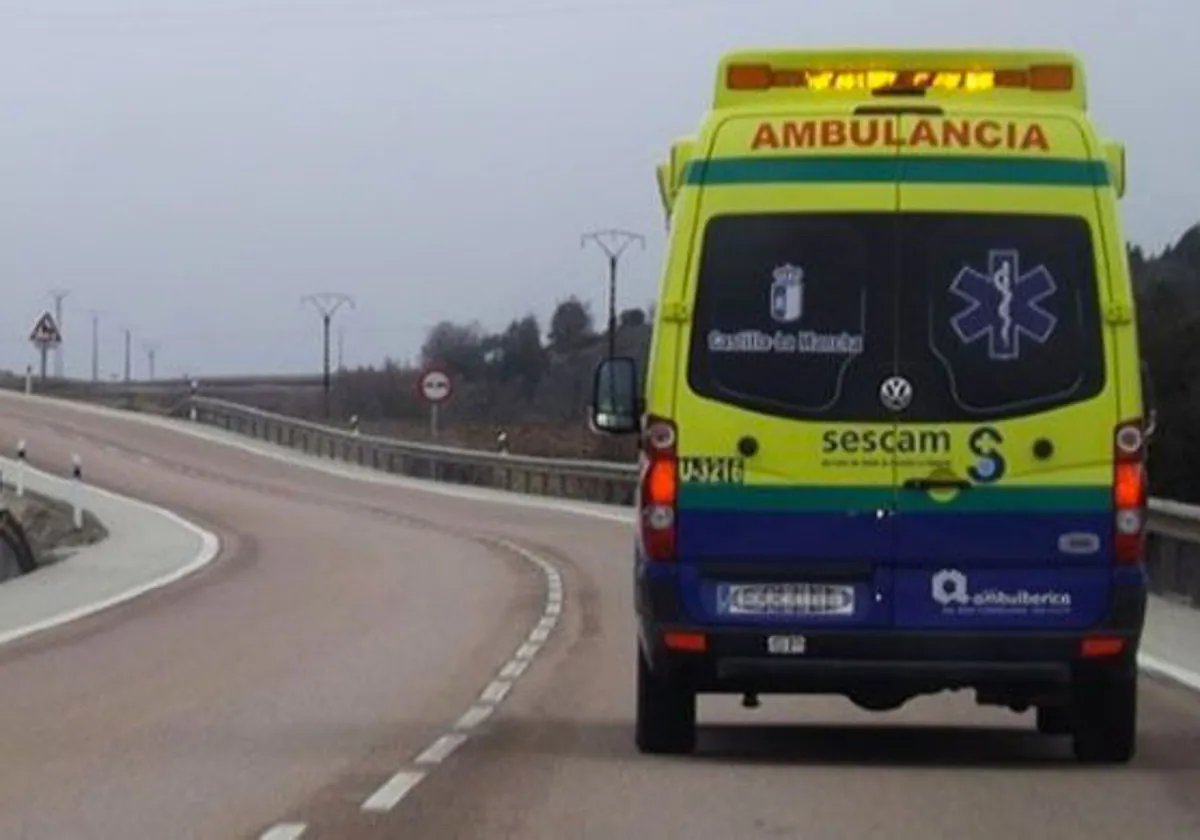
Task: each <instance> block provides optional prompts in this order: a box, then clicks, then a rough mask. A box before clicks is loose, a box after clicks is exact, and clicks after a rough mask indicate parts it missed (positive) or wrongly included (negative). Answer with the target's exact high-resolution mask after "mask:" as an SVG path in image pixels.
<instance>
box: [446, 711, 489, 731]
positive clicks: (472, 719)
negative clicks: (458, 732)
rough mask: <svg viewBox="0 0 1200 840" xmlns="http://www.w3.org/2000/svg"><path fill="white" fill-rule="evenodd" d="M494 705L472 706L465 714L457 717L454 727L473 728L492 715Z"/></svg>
mask: <svg viewBox="0 0 1200 840" xmlns="http://www.w3.org/2000/svg"><path fill="white" fill-rule="evenodd" d="M495 708H496V707H495V706H472V707H471V708H469V709H467V712H466V714H464V715H463V716H462V717H460V718H459V719H458V723H456V724H454V728H455V729H474V728H475V727H476V726H479V724H481V723H483V722H484V721H485V720H487V719H488V718H490V717H491V716H492V712H493V711H495Z"/></svg>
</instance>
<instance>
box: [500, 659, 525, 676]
mask: <svg viewBox="0 0 1200 840" xmlns="http://www.w3.org/2000/svg"><path fill="white" fill-rule="evenodd" d="M528 667H529V660H528V659H513V660H511V661H510V662H509V663H508V664H507V665H505V666H504V668H502V669H501V671H500V674H499V676H500V679H502V680H515V679H518V678H519V677H520V676H521V675H522V674H524V673H525V669H526V668H528Z"/></svg>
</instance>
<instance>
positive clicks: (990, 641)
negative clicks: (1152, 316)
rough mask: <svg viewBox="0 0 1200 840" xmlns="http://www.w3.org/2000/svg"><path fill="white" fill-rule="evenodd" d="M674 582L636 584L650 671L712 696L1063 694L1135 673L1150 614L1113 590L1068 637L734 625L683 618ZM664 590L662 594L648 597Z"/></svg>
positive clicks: (1134, 598) (1133, 594)
mask: <svg viewBox="0 0 1200 840" xmlns="http://www.w3.org/2000/svg"><path fill="white" fill-rule="evenodd" d="M664 586H669V587H671V589H672V590H673V581H664V580H643V581H642V582H640V583H639V593H638V595H639V597H638V609H639V632H640V637H641V644H642V646H643V649H644V650H645V651H646V655H647V658H648V660H649V662H650V666H651V667H652V668H653V669H654V670H656V671H660V670H662V671H666V672H669V673H670V674H671V676H672V677H673V678H675V679H678V680H681V681H683V682H684V683H686V684H688V685H690V686H691V687H693V688H694V689H695V690H696V691H701V692H714V693H746V692H755V693H764V694H765V693H853V692H856V691H864V690H876V691H881V690H887V691H895V692H897V693H903V694H920V693H931V692H936V691H941V690H945V689H952V688H978V689H980V690H986V689H988V688H989V687H994V688H996V689H997V690H1003V689H1010V688H1024V689H1028V690H1030V691H1034V692H1036V691H1039V690H1046V691H1055V692H1056V691H1058V690H1060V689H1062V688H1064V687H1066V686H1069V684H1070V683H1071V681H1072V679H1073V677H1074V675H1075V674H1076V673H1078V672H1079V670H1080V669H1082V668H1091V667H1096V666H1108V667H1118V668H1128V667H1132V666H1133V665H1134V664H1135V662H1136V656H1137V650H1138V647H1139V646H1140V644H1141V635H1142V626H1143V623H1144V619H1145V611H1146V590H1145V587H1144V586H1116V587H1114V588H1113V600H1112V608H1111V609H1110V611H1109V616H1108V619H1107V620H1106V621H1105V622H1104V623H1103V624H1101V625H1099V626H1096V627H1092V628H1088V629H1087V630H1079V631H1070V632H1052V631H1012V630H1007V631H1006V630H988V631H978V632H962V631H919V632H915V631H896V630H888V629H869V630H828V629H822V628H816V629H814V628H810V627H805V628H801V627H795V628H793V627H782V626H775V627H770V628H763V627H754V628H742V627H737V628H731V627H728V626H703V625H696V624H693V623H689V622H687V621H685V620H681V616H680V614H679V611H678V608H677V604H675V599H674V598H673V597H670V596H668V592H667V591H663V589H661V587H664ZM652 589H658V591H651V590H652ZM670 633H690V634H696V633H699V634H703V635H704V638H705V644H704V649H703V650H678V649H674V648H672V647H670V646H669V645H668V644H667V642H666V637H667V635H668V634H670ZM773 636H775V637H779V636H793V637H796V639H797V642H796V645H797V647H796V649H795V652H789V653H772V652H771V648H770V639H771V637H773ZM1097 637H1103V638H1105V639H1119V640H1121V642H1122V648H1121V650H1120V652H1119V653H1115V654H1109V655H1106V656H1102V657H1097V656H1085V654H1084V650H1083V645H1084V641H1085V640H1088V639H1095V638H1097Z"/></svg>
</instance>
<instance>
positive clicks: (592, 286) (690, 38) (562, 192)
mask: <svg viewBox="0 0 1200 840" xmlns="http://www.w3.org/2000/svg"><path fill="white" fill-rule="evenodd" d="M1134 9H1136V12H1134V11H1133V10H1134ZM1198 24H1200V7H1198V6H1196V4H1194V3H1189V2H1186V0H1139V2H1138V3H1136V4H1134V3H1129V2H1128V0H1125V2H1115V0H1087V2H1084V0H1003V2H995V3H963V2H961V0H958V2H951V0H905V1H904V2H896V0H874V2H854V3H848V2H827V3H817V2H797V0H691V2H685V1H684V0H643V2H640V3H639V2H634V0H590V2H587V1H585V0H475V2H469V0H393V1H392V2H384V0H293V1H292V2H284V0H170V1H169V2H168V0H26V2H16V0H0V152H2V154H0V189H2V190H3V194H2V197H0V272H2V276H3V278H4V289H5V291H6V293H7V294H6V300H5V306H4V307H3V309H2V310H0V337H2V340H0V367H5V368H10V369H23V368H24V366H25V364H27V363H30V362H32V361H33V360H34V358H35V354H34V351H33V350H32V348H31V347H30V345H29V344H28V343H27V341H26V340H25V338H26V336H27V334H28V332H29V329H30V327H31V325H32V322H33V320H34V318H35V317H36V315H37V314H38V313H39V312H40V311H41V309H42V308H44V307H45V306H47V305H48V304H49V303H50V300H49V297H48V295H47V290H48V289H50V288H51V287H55V286H62V287H66V288H69V289H71V290H72V292H73V293H72V295H71V296H70V297H69V298H68V299H67V301H66V306H65V318H64V320H65V321H66V324H65V328H66V333H67V345H66V348H65V351H66V353H65V358H66V366H67V372H68V373H69V374H73V375H80V376H87V375H90V364H91V363H90V359H91V331H90V316H89V314H88V312H89V310H91V309H93V308H95V309H99V310H101V313H102V314H101V341H102V348H101V365H102V375H104V376H108V375H110V374H112V373H114V372H117V371H119V370H120V369H121V365H122V352H123V351H122V342H123V339H122V335H121V332H120V330H121V328H122V327H123V326H124V325H126V324H127V325H129V326H130V327H131V328H132V329H133V330H134V343H135V345H134V346H135V351H136V355H135V372H138V373H140V372H142V371H143V370H144V364H145V356H144V354H143V353H142V352H141V344H142V342H143V341H144V340H155V341H159V342H161V344H162V349H161V351H160V354H159V363H158V372H159V374H160V375H178V374H180V373H182V372H184V371H185V370H186V371H200V372H207V373H217V372H239V371H264V372H265V371H280V372H291V371H305V370H317V369H319V365H320V345H319V322H318V319H317V316H316V315H315V313H314V312H313V311H311V310H305V309H302V308H301V304H300V302H299V299H300V297H301V295H303V294H305V293H307V292H310V291H315V290H320V289H335V290H343V291H346V292H349V293H351V294H353V295H354V296H355V297H356V298H357V301H358V308H357V310H355V311H353V312H348V313H347V312H344V313H342V315H340V316H339V319H338V322H339V323H340V324H342V325H344V327H345V329H346V360H347V363H350V364H359V363H367V362H373V361H377V360H380V359H382V357H383V356H384V355H391V356H393V357H397V358H405V357H410V356H412V357H415V355H416V353H417V349H418V348H419V346H420V343H421V341H422V339H423V337H424V332H425V329H426V328H427V327H428V326H429V325H430V324H432V323H433V322H435V321H436V320H438V319H440V318H443V317H446V318H452V319H456V320H471V319H479V320H480V321H481V322H482V323H483V324H484V325H485V326H487V327H489V328H500V327H502V326H503V325H504V324H505V323H506V322H507V321H508V320H509V319H510V318H511V317H514V316H519V315H521V314H523V313H524V312H526V311H530V310H532V311H533V312H535V313H536V314H537V315H539V316H540V317H541V318H543V321H545V319H547V318H548V316H549V313H550V311H551V310H552V309H553V306H554V304H555V302H556V301H557V300H558V299H560V298H563V297H566V296H567V295H569V294H572V293H574V294H578V295H580V296H581V297H583V298H585V299H587V300H589V301H590V302H591V303H592V307H593V311H594V312H595V313H596V315H597V316H598V317H603V314H604V312H605V297H604V295H605V285H604V276H605V265H604V261H603V259H602V257H601V255H600V254H599V252H597V251H595V250H591V249H589V250H583V251H581V250H580V248H579V236H580V233H581V232H583V231H584V230H587V229H589V228H593V227H598V226H610V225H618V226H622V227H631V228H634V229H638V230H641V231H642V232H644V233H645V234H646V235H647V248H646V250H645V251H644V252H642V251H637V250H634V251H631V252H630V254H629V257H628V258H627V259H626V260H625V261H624V263H623V276H622V283H621V288H620V290H619V293H620V301H621V304H622V305H624V306H630V305H645V304H646V303H648V302H649V301H650V300H651V299H652V297H653V295H654V292H655V289H656V284H657V272H658V269H659V265H660V262H661V254H662V243H663V234H664V231H663V224H662V218H661V214H660V209H659V205H658V200H657V195H656V192H655V187H654V180H653V166H654V164H655V162H656V161H657V160H658V159H659V157H660V156H661V155H662V154H664V153H665V150H666V148H667V146H668V144H669V143H670V142H671V141H672V140H673V139H674V138H675V137H677V136H679V135H682V134H686V133H689V132H690V131H692V129H693V128H694V127H695V125H696V123H697V121H698V120H699V118H700V117H701V115H702V113H703V111H704V109H705V108H706V107H707V104H708V100H709V97H710V95H711V91H712V84H713V78H714V67H715V63H716V60H717V58H718V56H719V55H720V53H721V52H722V51H724V50H726V49H730V48H736V47H745V46H788V45H795V46H814V47H823V46H830V45H843V44H868V45H889V44H895V45H900V46H918V45H933V46H943V45H944V46H985V45H1013V46H1049V47H1065V48H1069V49H1073V50H1077V51H1079V52H1080V53H1081V54H1082V55H1083V57H1084V60H1085V61H1086V63H1087V70H1088V74H1089V83H1090V91H1089V93H1090V102H1091V110H1092V113H1093V115H1094V117H1095V119H1096V120H1097V121H1098V123H1099V124H1100V126H1101V128H1102V129H1103V130H1104V131H1105V132H1106V134H1108V135H1109V136H1113V137H1117V138H1120V139H1123V140H1124V141H1126V143H1127V144H1128V145H1129V168H1130V169H1129V177H1130V192H1129V195H1128V197H1127V199H1126V200H1125V202H1124V211H1125V218H1126V225H1127V232H1128V234H1129V236H1130V238H1131V239H1132V240H1133V241H1135V242H1137V243H1139V244H1142V245H1143V246H1145V247H1147V248H1149V249H1151V250H1158V249H1160V248H1161V247H1162V246H1163V245H1165V244H1166V243H1168V242H1169V241H1173V240H1174V239H1176V238H1177V237H1178V236H1179V235H1180V234H1181V233H1182V232H1183V231H1184V230H1185V229H1186V228H1187V227H1188V226H1189V225H1191V224H1192V223H1194V222H1196V221H1198V220H1200V164H1198V163H1197V162H1196V159H1195V154H1196V151H1195V150H1196V142H1195V138H1196V136H1197V134H1198V133H1200V132H1198V128H1200V126H1198V122H1200V115H1197V113H1196V110H1195V108H1194V107H1192V102H1193V100H1194V98H1195V97H1194V90H1193V89H1192V86H1191V85H1192V81H1193V80H1194V79H1197V78H1200V51H1198V50H1197V49H1196V48H1195V44H1194V34H1195V32H1196V31H1197V30H1198V29H1200V26H1198ZM1179 106H1182V107H1179Z"/></svg>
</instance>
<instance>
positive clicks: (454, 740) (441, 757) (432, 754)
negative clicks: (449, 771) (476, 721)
mask: <svg viewBox="0 0 1200 840" xmlns="http://www.w3.org/2000/svg"><path fill="white" fill-rule="evenodd" d="M466 740H467V736H466V735H461V734H456V735H443V736H442V737H441V738H438V739H437V740H436V741H434V742H433V743H432V744H430V745H429V748H428V749H427V750H425V752H423V753H421V754H420V755H419V756H417V764H441V763H442V762H443V761H445V760H446V759H447V758H449V757H450V754H451V753H453V752H454V751H455V750H456V749H458V748H459V747H461V746H462V745H463V742H465V741H466Z"/></svg>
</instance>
